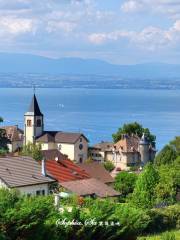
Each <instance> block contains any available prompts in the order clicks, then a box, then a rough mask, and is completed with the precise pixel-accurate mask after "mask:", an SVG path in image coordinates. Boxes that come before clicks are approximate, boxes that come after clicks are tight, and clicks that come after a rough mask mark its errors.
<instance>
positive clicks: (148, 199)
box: [131, 163, 159, 208]
mask: <svg viewBox="0 0 180 240" xmlns="http://www.w3.org/2000/svg"><path fill="white" fill-rule="evenodd" d="M158 183H159V173H158V171H157V170H156V169H155V167H154V166H153V164H152V163H149V164H147V165H146V167H145V168H144V170H143V172H142V173H141V174H140V176H139V177H138V180H137V182H136V185H135V189H134V192H133V194H132V199H131V201H132V203H133V204H134V205H135V206H136V207H139V208H152V207H153V206H154V204H155V200H156V194H155V189H156V186H157V184H158Z"/></svg>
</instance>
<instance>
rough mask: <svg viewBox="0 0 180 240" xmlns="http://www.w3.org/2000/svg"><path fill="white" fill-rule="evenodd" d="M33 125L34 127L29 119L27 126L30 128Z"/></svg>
mask: <svg viewBox="0 0 180 240" xmlns="http://www.w3.org/2000/svg"><path fill="white" fill-rule="evenodd" d="M31 125H32V124H31V120H29V119H28V120H27V126H28V127H31Z"/></svg>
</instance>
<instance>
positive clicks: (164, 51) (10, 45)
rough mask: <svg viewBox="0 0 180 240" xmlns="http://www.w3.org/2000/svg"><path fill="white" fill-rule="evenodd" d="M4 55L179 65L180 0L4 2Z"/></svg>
mask: <svg viewBox="0 0 180 240" xmlns="http://www.w3.org/2000/svg"><path fill="white" fill-rule="evenodd" d="M0 38H1V41H0V52H10V53H28V54H35V55H41V56H46V57H51V58H62V57H80V58H95V59H101V60H105V61H108V62H111V63H115V64H138V63H145V62H166V63H177V64H180V0H39V1H38V0H0Z"/></svg>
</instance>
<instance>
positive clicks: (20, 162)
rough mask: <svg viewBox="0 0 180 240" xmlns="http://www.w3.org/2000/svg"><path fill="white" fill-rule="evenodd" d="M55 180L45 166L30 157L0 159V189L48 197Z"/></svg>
mask: <svg viewBox="0 0 180 240" xmlns="http://www.w3.org/2000/svg"><path fill="white" fill-rule="evenodd" d="M55 182H56V180H55V179H54V178H53V177H52V176H49V175H48V174H47V173H46V169H45V165H43V164H42V165H41V164H39V163H38V162H37V161H35V160H34V159H32V158H30V157H3V158H0V187H3V188H7V189H17V190H18V191H20V193H21V194H23V195H28V196H30V195H32V196H37V195H48V194H49V193H50V190H51V188H52V184H54V183H55Z"/></svg>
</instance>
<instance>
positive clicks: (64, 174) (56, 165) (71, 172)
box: [46, 159, 90, 182]
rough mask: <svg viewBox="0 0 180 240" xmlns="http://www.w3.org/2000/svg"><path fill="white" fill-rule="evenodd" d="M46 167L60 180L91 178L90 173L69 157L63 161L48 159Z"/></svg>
mask: <svg viewBox="0 0 180 240" xmlns="http://www.w3.org/2000/svg"><path fill="white" fill-rule="evenodd" d="M46 169H47V171H48V172H49V173H50V174H51V175H52V176H53V177H54V178H55V179H56V180H57V181H58V182H67V181H74V180H80V179H87V178H90V176H89V174H87V173H86V172H85V171H84V170H82V169H81V168H80V167H78V166H77V165H76V164H75V163H73V162H72V161H71V160H68V159H67V160H62V161H55V160H47V161H46Z"/></svg>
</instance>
